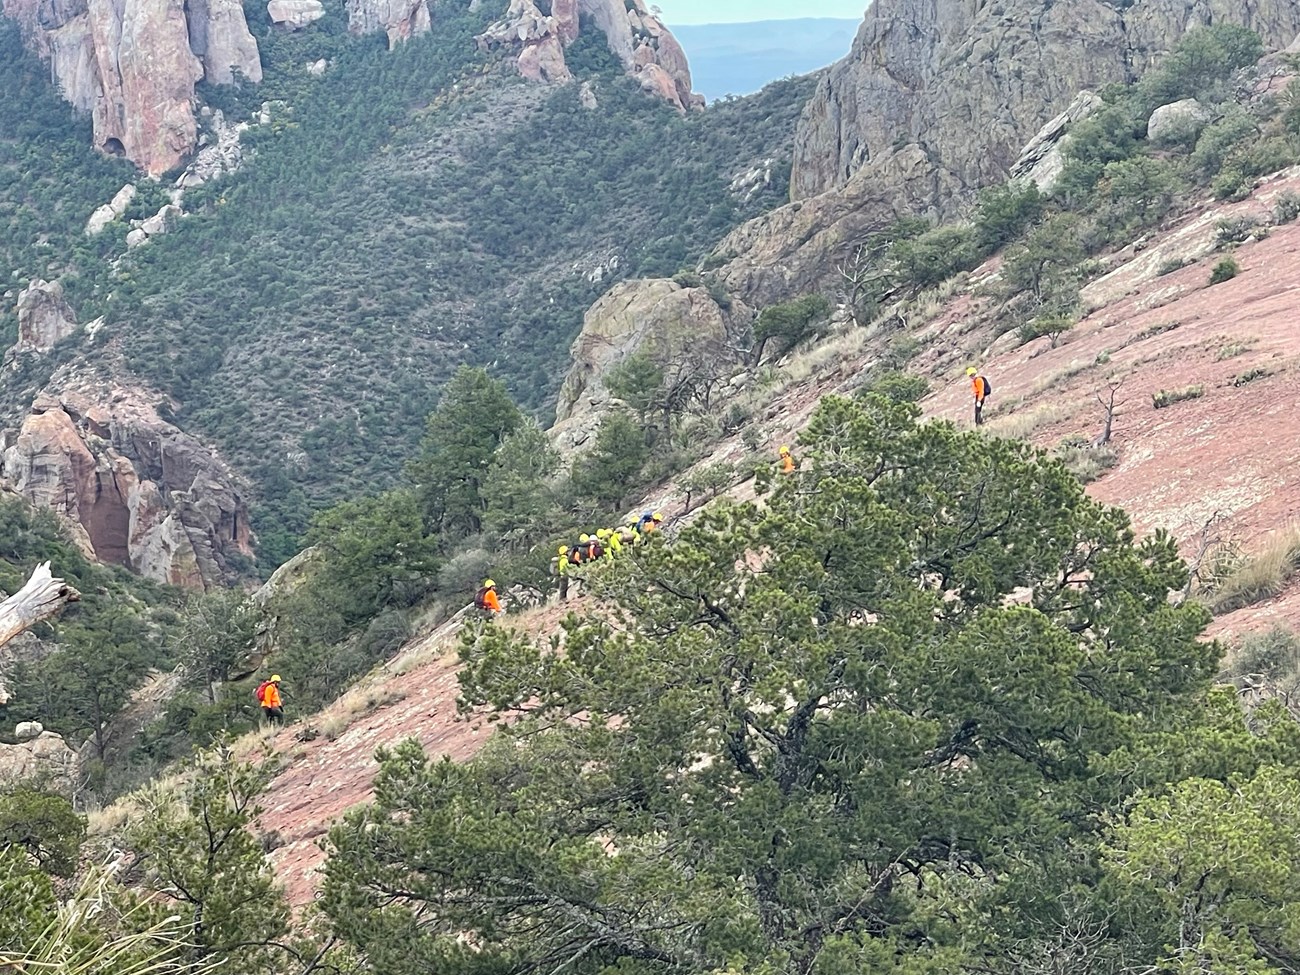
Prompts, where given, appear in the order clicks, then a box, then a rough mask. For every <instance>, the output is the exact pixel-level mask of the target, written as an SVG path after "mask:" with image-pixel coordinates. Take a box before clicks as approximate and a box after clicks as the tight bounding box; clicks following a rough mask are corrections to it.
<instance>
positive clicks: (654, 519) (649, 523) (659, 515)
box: [636, 511, 664, 536]
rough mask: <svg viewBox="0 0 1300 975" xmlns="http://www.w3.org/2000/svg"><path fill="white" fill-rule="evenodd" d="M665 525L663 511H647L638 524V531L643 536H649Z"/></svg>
mask: <svg viewBox="0 0 1300 975" xmlns="http://www.w3.org/2000/svg"><path fill="white" fill-rule="evenodd" d="M663 523H664V515H663V512H662V511H654V512H651V511H647V512H645V513H644V514H643V515H641V519H640V521H638V522H637V523H636V530H637V531H638V532H640V533H641V535H642V536H645V535H649V534H650V533H651V532H656V531H658V530H659V526H660V525H662V524H663Z"/></svg>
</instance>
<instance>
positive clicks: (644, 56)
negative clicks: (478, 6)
mask: <svg viewBox="0 0 1300 975" xmlns="http://www.w3.org/2000/svg"><path fill="white" fill-rule="evenodd" d="M544 5H545V6H547V7H548V8H549V12H547V11H544V10H543V9H541V7H539V5H538V3H537V2H536V0H511V3H510V7H509V8H508V9H507V11H506V15H505V17H504V18H502V19H501V20H499V21H497V22H496V23H495V24H493V25H492V26H490V27H489V28H488V29H487V30H486V31H485V32H484V33H482V34H480V35H479V37H478V43H479V46H480V47H481V48H483V49H484V50H487V49H490V48H503V49H506V50H509V51H510V52H511V53H513V54H514V55H515V58H516V59H515V63H516V65H517V67H518V69H519V73H520V74H521V75H523V76H524V77H525V78H528V79H529V80H531V81H545V82H550V83H555V84H563V83H564V82H567V81H569V80H570V79H572V77H573V75H572V73H571V72H570V71H569V66H568V64H567V63H566V62H565V59H564V50H565V48H567V47H568V46H569V45H570V44H572V43H573V42H574V41H576V40H577V39H578V35H579V32H580V20H581V18H584V17H589V18H590V19H591V22H592V23H593V24H594V25H595V27H596V28H597V29H598V30H599V31H601V33H603V34H604V35H605V40H606V43H607V44H608V45H609V49H610V50H611V51H612V52H613V53H614V54H615V55H617V56H618V59H619V60H620V61H621V62H622V63H623V66H624V67H625V68H626V69H627V72H628V74H629V75H630V76H631V77H633V78H635V79H636V80H637V81H639V82H640V83H641V87H643V88H644V89H645V90H646V91H648V92H650V93H651V94H654V95H657V96H658V97H660V98H662V99H664V100H665V101H667V102H669V103H670V104H672V105H675V106H676V107H677V108H679V109H681V110H682V111H685V110H686V109H689V108H700V107H703V105H704V99H703V98H702V97H701V96H699V95H696V94H693V93H692V91H691V70H690V67H689V66H688V64H687V63H686V53H685V52H684V51H683V50H682V47H681V45H680V44H678V43H677V39H676V38H675V37H673V35H672V33H671V32H669V30H668V28H666V27H665V26H664V25H663V21H661V20H660V19H659V16H658V14H657V13H654V12H652V11H651V10H650V8H648V7H647V6H646V4H645V2H644V0H551V2H550V3H549V4H544Z"/></svg>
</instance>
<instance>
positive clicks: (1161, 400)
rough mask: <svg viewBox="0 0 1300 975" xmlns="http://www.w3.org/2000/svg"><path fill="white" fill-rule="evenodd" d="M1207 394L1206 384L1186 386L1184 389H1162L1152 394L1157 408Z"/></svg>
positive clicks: (1160, 408)
mask: <svg viewBox="0 0 1300 975" xmlns="http://www.w3.org/2000/svg"><path fill="white" fill-rule="evenodd" d="M1204 395H1205V387H1204V386H1200V385H1197V386H1184V387H1183V388H1182V389H1162V390H1160V392H1158V393H1155V394H1153V395H1152V397H1151V399H1152V404H1153V405H1154V406H1155V408H1156V409H1157V410H1162V409H1164V408H1165V407H1166V406H1172V405H1173V404H1174V403H1181V402H1183V401H1184V400H1189V399H1200V398H1201V397H1202V396H1204Z"/></svg>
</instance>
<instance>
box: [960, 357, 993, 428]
mask: <svg viewBox="0 0 1300 975" xmlns="http://www.w3.org/2000/svg"><path fill="white" fill-rule="evenodd" d="M966 375H968V376H970V388H971V392H973V393H974V394H975V425H976V426H979V425H980V424H982V423H983V422H984V417H983V416H981V413H982V412H983V410H984V399H985V397H987V396H988V394H989V393H991V392H993V387H992V386H990V385H989V381H988V380H987V379H985V378H984V377H983V376H981V375H980V372H979V370H978V369H976V368H975V367H974V366H971V367H970V368H969V369H967V370H966Z"/></svg>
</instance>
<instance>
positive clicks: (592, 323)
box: [552, 278, 752, 449]
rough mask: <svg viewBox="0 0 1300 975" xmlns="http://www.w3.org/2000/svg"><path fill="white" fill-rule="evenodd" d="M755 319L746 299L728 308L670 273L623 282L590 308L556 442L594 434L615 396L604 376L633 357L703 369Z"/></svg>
mask: <svg viewBox="0 0 1300 975" xmlns="http://www.w3.org/2000/svg"><path fill="white" fill-rule="evenodd" d="M751 318H752V315H751V312H750V310H749V308H747V307H746V306H745V305H743V304H741V303H740V302H733V303H732V306H731V308H730V309H723V308H722V307H721V306H719V305H718V303H717V301H715V300H714V299H713V297H712V296H711V295H710V294H709V292H708V291H707V290H706V289H704V288H685V287H682V286H681V285H679V284H677V283H676V282H675V281H670V280H668V279H665V278H652V279H649V280H641V281H624V282H621V283H619V284H616V285H615V286H614V287H613V288H611V289H610V290H609V291H608V292H606V293H605V295H604V296H603V297H601V298H600V300H599V301H597V302H596V303H595V304H594V305H592V307H591V308H590V309H589V310H588V311H587V314H586V316H585V317H584V318H583V323H582V331H581V333H579V335H578V337H577V339H575V340H574V343H573V349H572V353H571V354H572V356H573V366H572V367H571V368H570V370H569V374H568V376H567V377H565V380H564V386H563V387H562V388H561V390H560V401H559V404H558V405H557V407H556V424H555V427H554V428H553V430H552V436H553V438H554V439H555V441H556V443H557V445H559V446H560V447H561V449H574V448H576V447H579V446H581V445H582V444H583V443H584V442H585V441H586V440H587V439H588V438H589V436H590V434H591V433H592V431H593V430H594V429H595V426H596V424H597V423H598V421H599V418H600V415H601V412H602V409H603V407H604V406H605V405H606V404H607V403H608V402H609V400H610V393H609V390H608V389H606V388H605V383H604V381H605V377H606V376H608V375H609V373H610V372H611V371H612V370H613V369H615V368H616V367H617V366H619V365H621V364H622V363H623V362H625V361H627V359H628V358H630V357H631V356H634V355H638V354H641V355H646V356H649V357H650V358H651V359H652V360H653V361H654V362H656V363H658V364H659V365H661V366H663V367H664V368H665V370H666V371H670V370H671V369H672V368H673V367H674V366H676V365H679V364H684V363H689V364H690V367H691V368H692V369H693V370H695V372H697V373H700V372H703V371H704V370H706V369H707V368H709V366H711V365H719V364H720V362H721V359H722V356H723V354H724V350H725V348H726V345H727V339H728V337H730V336H732V335H733V333H734V332H736V331H739V330H743V329H745V328H747V327H748V325H749V322H750V319H751Z"/></svg>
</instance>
